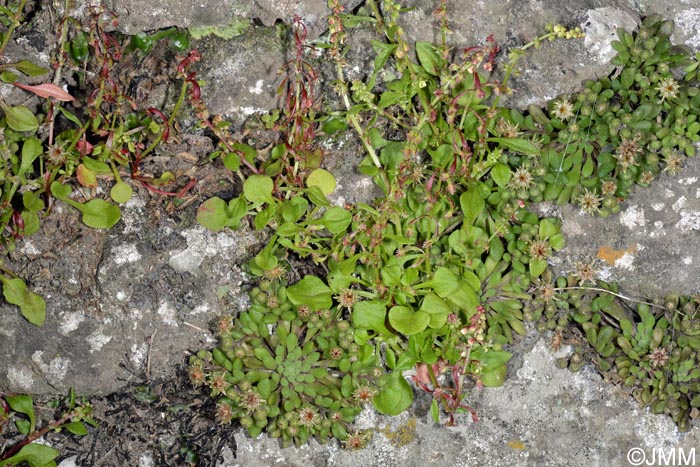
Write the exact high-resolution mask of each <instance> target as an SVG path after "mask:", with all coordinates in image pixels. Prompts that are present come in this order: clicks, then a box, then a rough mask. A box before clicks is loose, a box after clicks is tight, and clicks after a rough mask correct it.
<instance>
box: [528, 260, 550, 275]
mask: <svg viewBox="0 0 700 467" xmlns="http://www.w3.org/2000/svg"><path fill="white" fill-rule="evenodd" d="M545 269H547V261H546V260H544V259H531V260H530V275H531V276H532V277H539V276H540V275H541V274H542V273H543V272H544V271H545Z"/></svg>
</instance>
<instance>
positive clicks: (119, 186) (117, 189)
mask: <svg viewBox="0 0 700 467" xmlns="http://www.w3.org/2000/svg"><path fill="white" fill-rule="evenodd" d="M133 192H134V191H133V190H132V188H131V186H130V185H129V184H128V183H124V182H123V181H121V180H119V181H118V182H117V183H115V184H114V186H113V187H112V189H111V190H110V191H109V196H110V197H111V198H112V200H113V201H114V202H115V203H119V204H124V203H126V202H127V201H129V200H130V199H131V196H132V195H133Z"/></svg>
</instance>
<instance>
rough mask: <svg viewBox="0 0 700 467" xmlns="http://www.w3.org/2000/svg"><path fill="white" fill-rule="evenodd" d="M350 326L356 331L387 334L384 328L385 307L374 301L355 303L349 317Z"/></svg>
mask: <svg viewBox="0 0 700 467" xmlns="http://www.w3.org/2000/svg"><path fill="white" fill-rule="evenodd" d="M350 318H351V320H352V324H353V325H354V326H355V327H356V328H358V329H372V330H373V331H377V332H380V333H383V334H386V333H387V329H386V327H385V326H384V320H385V319H386V306H384V304H383V303H381V302H376V301H370V300H365V301H359V302H356V303H355V305H354V306H353V309H352V315H350Z"/></svg>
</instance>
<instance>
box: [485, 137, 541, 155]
mask: <svg viewBox="0 0 700 467" xmlns="http://www.w3.org/2000/svg"><path fill="white" fill-rule="evenodd" d="M487 141H489V142H491V143H498V144H500V145H501V146H505V147H507V148H508V149H510V150H512V151H517V152H520V153H523V154H526V155H528V156H537V155H539V151H538V150H537V147H535V145H534V144H532V143H531V142H530V141H528V140H526V139H523V138H488V139H487Z"/></svg>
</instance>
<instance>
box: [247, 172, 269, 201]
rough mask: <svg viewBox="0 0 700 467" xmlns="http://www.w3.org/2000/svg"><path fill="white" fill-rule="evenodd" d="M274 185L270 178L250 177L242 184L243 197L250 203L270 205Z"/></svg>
mask: <svg viewBox="0 0 700 467" xmlns="http://www.w3.org/2000/svg"><path fill="white" fill-rule="evenodd" d="M274 188H275V184H274V182H273V181H272V179H271V178H270V177H266V176H264V175H251V176H250V177H248V178H247V179H246V181H245V182H243V196H245V197H246V199H247V200H248V201H250V202H251V203H270V202H272V201H273V198H272V190H273V189H274Z"/></svg>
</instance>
